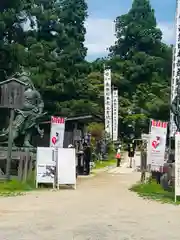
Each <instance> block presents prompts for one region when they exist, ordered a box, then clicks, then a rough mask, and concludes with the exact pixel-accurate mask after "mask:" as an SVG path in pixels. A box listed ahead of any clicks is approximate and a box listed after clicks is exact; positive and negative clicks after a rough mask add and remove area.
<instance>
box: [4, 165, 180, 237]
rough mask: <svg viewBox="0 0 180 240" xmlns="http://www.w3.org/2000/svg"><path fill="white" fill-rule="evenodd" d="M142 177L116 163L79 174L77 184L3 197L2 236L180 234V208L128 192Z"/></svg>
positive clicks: (163, 235)
mask: <svg viewBox="0 0 180 240" xmlns="http://www.w3.org/2000/svg"><path fill="white" fill-rule="evenodd" d="M121 172H123V171H122V170H121ZM138 178H139V174H137V173H130V172H128V171H127V172H126V171H124V172H123V173H119V170H116V169H115V170H111V171H110V172H109V173H101V174H99V176H96V177H93V178H88V179H80V180H79V183H78V186H77V190H61V191H59V192H52V191H49V192H34V193H30V194H28V195H27V196H21V197H15V198H0V239H1V240H57V239H58V240H73V239H74V240H105V239H108V240H135V239H136V240H143V239H144V240H155V239H164V240H166V239H167V240H169V239H170V240H175V239H177V240H179V239H180V227H179V219H180V208H179V207H176V206H172V205H166V204H159V203H157V202H150V201H145V200H143V199H141V198H139V197H137V196H136V194H134V193H132V192H129V191H128V190H127V189H128V186H130V185H131V183H133V182H135V181H136V180H137V179H138Z"/></svg>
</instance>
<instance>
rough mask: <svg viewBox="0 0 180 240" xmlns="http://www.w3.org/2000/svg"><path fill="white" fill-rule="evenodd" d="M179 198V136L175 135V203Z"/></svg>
mask: <svg viewBox="0 0 180 240" xmlns="http://www.w3.org/2000/svg"><path fill="white" fill-rule="evenodd" d="M177 196H180V134H179V133H178V134H176V135H175V201H176V197H177Z"/></svg>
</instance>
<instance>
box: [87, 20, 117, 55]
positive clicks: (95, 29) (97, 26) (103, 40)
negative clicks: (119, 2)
mask: <svg viewBox="0 0 180 240" xmlns="http://www.w3.org/2000/svg"><path fill="white" fill-rule="evenodd" d="M85 27H86V30H87V34H86V41H85V45H86V47H87V48H88V55H98V54H99V55H101V54H103V55H104V54H107V53H108V50H107V48H108V47H110V46H111V45H112V44H113V43H114V41H115V35H114V34H115V24H114V22H113V20H111V19H103V18H102V19H100V18H89V19H88V20H87V21H86V23H85Z"/></svg>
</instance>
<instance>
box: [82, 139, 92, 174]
mask: <svg viewBox="0 0 180 240" xmlns="http://www.w3.org/2000/svg"><path fill="white" fill-rule="evenodd" d="M83 160H84V166H85V173H86V175H89V174H90V162H91V148H90V146H89V145H88V144H87V143H84V158H83Z"/></svg>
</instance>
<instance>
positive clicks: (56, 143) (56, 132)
mask: <svg viewBox="0 0 180 240" xmlns="http://www.w3.org/2000/svg"><path fill="white" fill-rule="evenodd" d="M64 131H65V118H62V117H54V116H52V117H51V135H50V147H56V148H63V143H64Z"/></svg>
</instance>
